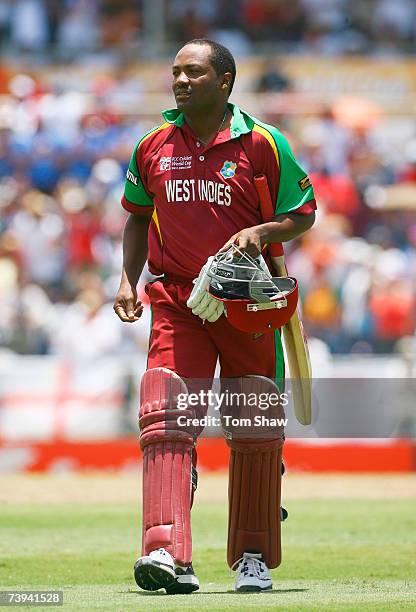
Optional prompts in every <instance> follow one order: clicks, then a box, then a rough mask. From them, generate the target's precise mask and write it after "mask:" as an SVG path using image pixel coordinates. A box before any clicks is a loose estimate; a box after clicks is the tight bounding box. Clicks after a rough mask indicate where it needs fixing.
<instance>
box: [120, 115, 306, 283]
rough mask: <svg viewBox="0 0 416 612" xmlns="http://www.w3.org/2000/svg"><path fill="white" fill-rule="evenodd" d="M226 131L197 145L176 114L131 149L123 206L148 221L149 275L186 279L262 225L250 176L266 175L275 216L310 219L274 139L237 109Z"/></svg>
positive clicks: (298, 178)
mask: <svg viewBox="0 0 416 612" xmlns="http://www.w3.org/2000/svg"><path fill="white" fill-rule="evenodd" d="M228 106H229V109H230V110H231V111H232V120H231V126H230V128H229V129H226V130H223V131H221V132H219V133H218V134H217V135H216V136H215V138H214V139H213V140H212V141H211V142H210V143H209V144H208V145H207V146H204V145H203V144H202V143H201V142H199V141H198V139H197V138H196V137H195V136H194V134H193V133H192V131H191V129H190V128H189V126H188V125H187V123H186V122H185V118H184V115H183V113H181V112H180V111H179V110H177V109H174V110H168V111H165V112H164V113H163V117H164V119H165V123H163V124H162V125H160V126H159V127H156V128H155V129H153V130H151V131H150V132H148V133H147V134H146V135H145V136H144V137H143V138H142V139H141V140H140V141H139V142H138V144H137V145H136V147H135V149H134V152H133V155H132V158H131V161H130V165H129V169H128V171H127V176H126V183H125V190H124V196H123V199H122V205H123V207H124V208H125V209H126V210H127V211H129V212H130V213H134V214H145V215H152V220H151V223H150V226H149V253H148V261H149V270H150V272H152V273H153V274H156V275H160V274H168V275H171V276H172V277H179V278H184V279H190V280H191V279H193V278H195V277H196V276H198V274H199V272H200V270H201V267H202V266H203V265H204V264H205V262H206V261H207V259H208V257H209V256H210V255H213V254H215V253H216V252H217V251H218V250H219V249H220V248H221V247H222V246H223V245H224V243H225V242H227V240H228V239H229V238H230V237H231V236H232V235H233V234H235V233H236V232H238V231H240V230H242V229H244V228H246V227H251V226H253V225H259V224H260V223H262V218H261V213H260V205H259V198H258V195H257V191H256V188H255V186H254V182H253V177H254V176H255V175H256V174H259V173H262V174H265V175H266V177H267V180H268V184H269V188H270V191H271V195H272V201H273V202H275V212H276V214H281V213H289V212H296V213H300V214H310V213H311V212H312V211H313V210H314V209H315V208H316V205H315V200H314V194H313V189H312V186H311V183H310V181H309V178H308V176H307V175H306V173H305V171H304V170H303V169H302V168H301V166H300V165H299V164H298V162H297V161H296V160H295V158H294V157H293V154H292V151H291V149H290V147H289V144H288V142H287V140H286V139H285V137H284V136H283V135H282V134H281V132H280V131H279V130H278V129H277V128H275V127H273V126H269V125H266V124H264V123H262V122H260V121H259V120H257V119H256V118H254V117H251V116H250V115H248V114H247V113H245V112H243V111H241V110H240V109H239V108H238V107H237V106H235V105H233V104H229V105H228Z"/></svg>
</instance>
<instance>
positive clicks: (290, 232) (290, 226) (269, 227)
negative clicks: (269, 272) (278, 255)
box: [223, 213, 315, 257]
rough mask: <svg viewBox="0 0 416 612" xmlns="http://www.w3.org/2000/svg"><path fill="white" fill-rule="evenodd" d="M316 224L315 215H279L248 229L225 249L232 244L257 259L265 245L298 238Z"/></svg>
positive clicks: (232, 238)
mask: <svg viewBox="0 0 416 612" xmlns="http://www.w3.org/2000/svg"><path fill="white" fill-rule="evenodd" d="M314 222H315V213H311V214H309V215H298V214H296V213H285V214H283V215H277V216H276V217H274V219H273V221H270V222H269V223H262V224H261V225H254V226H253V227H247V228H245V229H243V230H241V231H240V232H237V234H234V236H231V238H230V239H229V240H228V242H227V243H226V244H225V245H224V247H223V249H226V248H227V247H228V246H230V245H231V244H237V246H238V247H239V248H240V249H241V250H243V251H247V253H248V254H249V255H251V256H252V257H257V256H258V255H259V254H260V253H261V250H262V247H263V246H264V245H265V244H269V243H272V242H287V241H288V240H293V239H294V238H297V237H298V236H300V235H301V234H303V233H304V232H306V231H307V230H308V229H310V228H311V227H312V225H313V224H314Z"/></svg>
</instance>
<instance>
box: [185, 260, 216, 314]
mask: <svg viewBox="0 0 416 612" xmlns="http://www.w3.org/2000/svg"><path fill="white" fill-rule="evenodd" d="M213 259H214V257H213V256H211V257H208V261H207V262H206V264H205V265H203V266H202V268H201V271H200V273H199V276H198V278H196V279H195V280H194V287H193V289H192V293H191V295H190V296H189V298H188V301H187V302H186V305H187V306H188V308H190V309H191V310H192V314H194V315H196V316H198V317H199V318H200V319H202V320H203V321H205V320H207V321H208V322H209V323H215V321H217V320H218V319H219V318H220V316H221V315H222V313H223V312H224V304H223V303H222V302H221V301H220V300H216V299H215V298H214V297H212V295H210V294H209V293H208V286H209V281H210V277H209V276H208V274H207V271H208V269H209V267H210V265H211V262H212V260H213Z"/></svg>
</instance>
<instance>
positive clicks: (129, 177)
mask: <svg viewBox="0 0 416 612" xmlns="http://www.w3.org/2000/svg"><path fill="white" fill-rule="evenodd" d="M126 179H127V180H128V181H129V182H130V183H133V185H136V187H137V185H138V184H139V179H138V177H137V176H135V175H134V174H133V172H132V171H131V170H127V172H126Z"/></svg>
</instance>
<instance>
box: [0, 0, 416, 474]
mask: <svg viewBox="0 0 416 612" xmlns="http://www.w3.org/2000/svg"><path fill="white" fill-rule="evenodd" d="M195 37H210V38H213V39H214V40H217V41H219V42H221V43H223V44H225V45H226V46H228V47H229V48H230V49H231V51H232V52H233V54H234V55H235V57H236V60H237V81H236V87H235V93H233V96H232V101H234V102H236V103H238V104H239V105H240V106H242V107H243V108H245V109H246V110H247V111H249V112H251V113H252V114H255V115H256V116H257V117H259V118H261V119H262V120H263V121H266V122H269V123H272V124H274V125H277V126H278V127H279V128H280V129H281V130H282V131H283V133H285V135H286V136H287V137H288V138H289V141H290V143H291V145H292V148H293V150H294V153H295V156H296V157H297V158H298V159H299V161H300V162H301V163H302V165H303V166H304V167H305V169H306V170H307V171H308V172H309V174H310V176H311V179H312V183H313V185H314V188H315V194H316V199H317V203H318V217H317V222H316V225H315V227H314V228H313V230H312V231H310V232H308V234H307V235H306V236H305V237H304V238H302V239H300V240H298V241H295V242H293V243H291V244H290V245H288V248H287V259H288V267H289V269H290V272H291V274H292V275H293V276H296V277H297V278H298V279H299V281H300V284H301V289H302V301H303V321H304V325H305V328H306V332H307V334H308V336H309V338H310V346H311V352H312V360H313V366H314V375H315V376H316V377H349V378H355V377H374V378H377V377H379V378H387V377H397V378H403V379H404V378H409V379H412V378H414V377H415V371H416V358H415V354H416V348H415V347H416V341H415V325H416V308H415V306H416V290H415V289H416V121H415V107H416V59H415V50H416V4H415V3H414V2H413V0H395V2H394V3H392V2H390V0H221V1H220V0H198V1H196V0H195V1H194V0H88V1H87V0H62V1H60V2H58V1H57V0H13V1H12V0H0V53H1V64H0V469H7V470H8V469H35V468H36V466H37V468H38V469H41V468H42V466H43V465H45V466H46V467H54V468H56V469H58V468H62V469H67V468H68V469H69V468H71V467H80V466H82V465H84V464H85V461H87V460H85V461H84V463H83V460H81V459H80V458H79V457H80V455H79V453H78V454H77V455H76V456H73V455H71V456H70V452H69V451H68V453H69V454H68V453H67V455H65V456H62V448H63V443H64V442H68V444H70V443H74V444H75V443H76V444H78V442H79V441H81V440H84V441H92V440H95V441H102V440H105V441H107V442H109V443H110V442H111V444H112V443H113V440H114V439H115V438H119V439H121V440H123V441H124V442H125V443H126V444H128V443H129V440H131V439H133V442H134V446H132V447H131V448H134V452H136V442H135V440H134V438H132V436H133V435H134V432H135V431H136V424H135V421H136V417H135V413H136V411H137V384H138V381H139V377H140V374H141V373H142V372H143V371H144V369H145V363H146V350H147V342H148V332H149V318H150V314H149V312H148V309H146V311H145V315H144V317H143V320H141V321H140V322H139V323H136V324H135V325H125V324H122V323H121V322H119V321H118V319H117V318H116V317H115V315H114V313H113V311H112V302H113V298H114V295H115V293H116V290H117V287H118V280H119V273H120V266H121V236H122V230H123V226H124V223H125V219H126V214H125V212H124V211H123V210H122V208H121V206H120V197H121V195H122V191H123V184H124V175H125V172H126V169H127V166H128V162H129V159H130V155H131V152H132V149H133V146H134V144H135V143H136V142H137V140H138V139H139V138H140V137H141V136H142V135H143V133H144V132H145V131H147V130H148V129H150V128H151V127H152V126H154V125H156V124H158V123H160V111H161V110H162V109H164V108H168V107H171V106H173V104H174V102H173V98H172V96H171V93H170V82H171V69H170V65H171V64H170V62H171V61H172V58H173V56H174V54H175V52H176V51H177V49H178V48H179V47H180V46H181V45H182V44H183V43H184V42H186V41H187V40H189V39H191V38H195ZM146 278H147V274H146V273H145V274H144V276H143V279H142V281H143V282H145V280H146ZM143 299H145V296H144V297H143ZM413 397H414V396H413ZM395 409H396V407H395V406H394V405H393V406H390V410H393V411H394V410H395ZM400 432H401V435H403V436H408V437H409V436H412V435H414V434H415V432H416V425H415V419H414V412H410V413H406V414H404V416H403V419H402V421H401V423H400ZM58 443H59V444H58ZM48 444H49V445H55V447H56V448H58V446H59V447H60V448H61V454H60V455H59V456H55V455H53V457H52V455H51V457H52V458H51V457H50V458H49V459H45V455H42V457H43V459H41V458H40V457H41V455H40V454H39V453H45V452H46V451H45V448H47V445H48ZM42 445H43V446H42ZM55 447H54V448H55ZM118 448H119V449H120V447H118ZM129 448H130V447H129ZM39 449H43V450H39ZM114 452H116V451H114ZM117 452H121V451H120V450H119V451H117ZM132 453H133V451H132ZM64 454H65V453H64ZM104 454H105V453H104ZM96 455H97V453H91V457H90V459H88V461H90V462H91V461H92V464H91V463H90V464H88V461H87V464H88V465H90V467H91V466H93V467H99V466H98V465H96V463H94V461H97V459H96ZM107 455H108V453H107ZM127 455H128V454H127ZM127 455H126V457H124V455H123V453H121V455H120V457H121V456H123V457H124V458H123V459H120V462H121V463H120V462H119V463H117V461H118V460H117V461H116V460H114V461H116V464H117V466H118V467H120V466H125V465H128V464H129V461H130V463H132V462H133V464H134V454H132V455H128V456H127ZM108 456H109V455H108ZM114 456H115V455H114V453H113V457H114ZM94 457H95V459H94ZM42 461H43V463H42ZM103 461H104V459H103ZM45 462H46V463H45ZM123 462H124V463H123ZM104 463H105V462H104ZM110 463H111V462H110Z"/></svg>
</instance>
